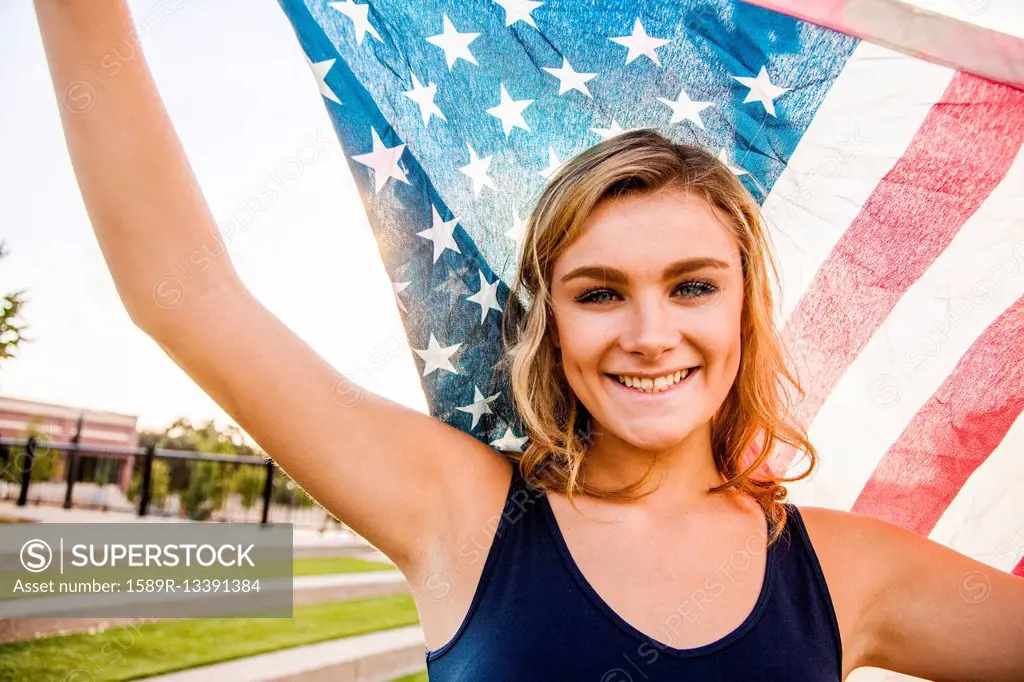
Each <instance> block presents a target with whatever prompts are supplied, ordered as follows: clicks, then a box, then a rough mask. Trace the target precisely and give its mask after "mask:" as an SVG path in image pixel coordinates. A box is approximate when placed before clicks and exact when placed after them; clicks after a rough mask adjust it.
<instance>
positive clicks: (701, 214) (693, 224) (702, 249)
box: [554, 190, 739, 279]
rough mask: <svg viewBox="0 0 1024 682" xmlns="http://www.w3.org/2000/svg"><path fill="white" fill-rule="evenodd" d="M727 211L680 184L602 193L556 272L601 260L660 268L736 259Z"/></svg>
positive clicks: (560, 257)
mask: <svg viewBox="0 0 1024 682" xmlns="http://www.w3.org/2000/svg"><path fill="white" fill-rule="evenodd" d="M727 221H728V219H727V218H726V216H725V215H724V214H723V213H722V212H721V211H719V210H718V209H716V208H715V207H713V206H711V205H710V204H709V203H708V202H707V201H706V200H705V199H703V198H702V197H700V196H697V195H693V194H687V193H684V192H682V191H680V190H667V191H659V192H653V193H647V194H639V195H630V196H624V197H616V198H613V199H605V200H603V201H601V202H600V203H599V204H598V205H597V207H596V208H595V210H594V211H593V212H592V213H591V214H590V215H589V216H588V217H587V220H586V221H585V223H584V228H583V233H582V235H581V236H580V238H579V239H577V240H576V241H575V242H573V243H572V244H571V245H570V246H569V247H568V248H566V250H565V251H564V252H562V253H561V254H560V255H559V257H558V259H557V260H556V261H555V265H554V274H555V276H556V279H557V276H558V275H559V274H560V273H563V272H566V271H568V270H570V269H572V268H575V267H578V266H581V265H588V264H594V263H600V264H602V265H614V266H616V267H619V268H623V269H641V270H647V269H650V270H651V271H652V272H654V271H658V272H660V270H661V265H662V264H665V263H670V262H673V261H677V260H680V259H684V258H695V257H713V258H717V259H719V260H724V261H726V262H729V263H733V262H738V260H737V258H738V254H739V251H738V247H737V244H736V238H735V236H734V235H733V233H732V228H730V227H729V224H728V222H727Z"/></svg>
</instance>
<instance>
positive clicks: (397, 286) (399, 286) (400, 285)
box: [391, 281, 412, 313]
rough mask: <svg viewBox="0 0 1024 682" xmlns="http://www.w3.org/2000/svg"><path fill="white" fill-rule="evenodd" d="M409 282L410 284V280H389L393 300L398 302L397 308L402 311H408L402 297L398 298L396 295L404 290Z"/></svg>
mask: <svg viewBox="0 0 1024 682" xmlns="http://www.w3.org/2000/svg"><path fill="white" fill-rule="evenodd" d="M410 284H412V282H395V281H392V282H391V288H392V289H394V292H395V301H396V302H397V303H398V309H399V310H401V311H402V312H403V313H408V312H409V311H408V310H406V309H405V303H403V302H402V299H400V298H399V297H398V295H399V294H400V293H402V292H403V291H405V290H406V288H408V286H409V285H410Z"/></svg>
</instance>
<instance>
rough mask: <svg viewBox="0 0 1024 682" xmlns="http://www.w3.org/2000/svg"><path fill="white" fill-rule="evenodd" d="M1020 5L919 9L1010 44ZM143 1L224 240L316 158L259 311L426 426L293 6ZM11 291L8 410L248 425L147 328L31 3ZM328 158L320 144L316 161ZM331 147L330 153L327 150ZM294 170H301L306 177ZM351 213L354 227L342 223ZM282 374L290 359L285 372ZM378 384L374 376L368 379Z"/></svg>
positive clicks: (279, 211) (141, 19) (254, 273)
mask: <svg viewBox="0 0 1024 682" xmlns="http://www.w3.org/2000/svg"><path fill="white" fill-rule="evenodd" d="M1019 1H1020V0H914V4H917V5H920V6H922V7H926V8H929V9H933V10H936V11H940V12H943V13H946V14H951V15H953V16H957V17H959V18H962V19H965V20H967V21H971V22H973V23H978V24H981V25H984V26H987V27H990V28H995V29H997V30H1003V31H1008V32H1011V33H1014V34H1016V35H1024V26H1008V25H1007V22H1006V20H1005V18H1006V17H1010V16H1015V15H1016V12H1017V11H1016V10H1013V9H1011V5H1013V4H1014V3H1016V2H1019ZM161 5H163V6H166V0H132V1H130V2H129V6H130V7H131V9H132V13H133V16H134V17H135V20H136V24H137V25H138V26H140V27H145V28H144V30H142V32H141V40H142V45H143V48H144V50H145V54H146V58H147V60H148V62H149V65H150V68H151V69H152V71H153V75H154V78H155V79H156V83H157V86H158V88H159V91H160V93H161V95H162V96H163V98H164V101H165V104H166V106H167V109H168V111H169V113H170V116H171V120H172V121H173V123H174V125H175V128H176V130H177V132H178V135H179V136H180V138H181V140H182V143H183V145H184V148H185V152H186V154H187V155H188V158H189V161H190V162H191V164H192V167H193V169H194V171H195V173H196V175H197V177H198V179H199V183H200V185H201V187H202V189H203V192H204V194H205V196H206V199H207V202H208V203H209V204H210V207H211V209H212V211H213V214H214V216H215V217H216V219H217V220H218V223H220V224H222V225H223V224H225V222H226V221H227V220H229V217H230V216H231V214H232V213H233V212H234V210H235V209H236V208H237V207H240V206H241V205H242V204H243V202H244V201H245V200H246V198H247V197H249V196H250V195H251V194H252V193H253V192H254V191H255V189H256V188H257V187H259V186H260V185H261V184H262V183H264V182H266V181H267V180H268V179H269V178H271V177H274V176H275V174H276V177H278V178H281V177H282V176H281V170H282V168H283V166H284V164H286V163H289V162H290V160H292V159H294V158H296V157H297V154H298V150H299V148H300V147H301V148H303V150H304V152H303V158H304V159H309V160H308V162H306V161H303V162H302V163H303V165H302V172H301V175H299V176H298V177H296V178H294V179H289V180H286V182H287V183H288V184H287V186H286V189H283V190H282V191H279V192H278V199H277V200H276V202H274V204H273V205H272V206H271V207H270V208H269V209H268V210H267V211H266V212H264V213H263V214H261V215H260V216H259V219H258V221H257V222H256V223H255V224H253V225H251V226H250V227H248V228H247V229H246V230H245V231H239V230H236V231H234V232H233V233H231V237H230V238H229V239H228V242H227V247H228V252H229V255H230V258H231V260H232V262H233V263H234V264H235V267H236V269H237V270H238V272H239V274H240V276H241V278H242V280H243V281H244V282H245V284H246V285H247V286H248V287H249V288H250V289H251V290H252V291H253V293H254V294H255V296H256V297H257V298H258V299H259V300H260V301H261V302H262V303H263V304H264V305H265V306H266V307H267V308H269V309H270V310H271V311H272V312H273V313H274V314H275V315H276V316H278V317H279V318H280V319H281V320H282V321H284V323H285V324H287V325H288V326H289V327H291V328H292V329H293V330H294V331H295V332H296V333H297V334H298V335H299V336H300V337H302V338H303V339H304V340H305V341H306V342H307V343H308V344H309V345H310V346H312V347H313V349H314V350H316V351H317V352H318V353H319V354H320V355H322V356H323V357H324V358H325V359H326V360H327V361H328V362H330V363H331V364H332V365H333V366H334V367H336V368H337V369H338V370H340V371H342V372H345V373H346V374H351V375H354V376H358V377H361V378H362V379H363V380H365V381H366V382H367V383H366V384H365V386H366V388H368V389H369V390H371V391H373V392H375V393H378V394H380V395H383V396H385V397H387V398H390V399H392V400H395V401H397V402H400V403H403V404H405V405H407V406H409V407H412V408H413V409H417V410H419V411H421V412H426V402H425V400H424V397H423V393H422V390H421V388H420V384H419V372H418V370H417V368H416V366H415V364H414V361H413V357H412V354H411V352H409V351H407V352H405V353H400V354H399V355H397V356H395V357H394V362H392V363H390V364H389V365H388V367H387V368H384V369H379V368H377V365H376V364H371V363H369V362H368V361H367V358H368V357H369V355H370V353H371V351H372V350H373V349H374V347H376V346H378V345H380V344H383V343H388V347H389V348H390V347H392V346H393V342H394V339H404V334H403V333H402V331H401V330H402V327H401V320H400V318H399V315H398V309H397V307H396V305H395V300H394V296H393V293H392V287H391V283H390V280H389V279H388V277H387V274H386V272H385V270H384V267H383V265H382V264H381V261H380V257H379V255H378V253H377V248H376V244H375V242H374V240H373V236H372V232H371V231H370V228H369V225H368V224H367V220H366V215H365V213H364V211H363V206H362V203H361V201H360V200H359V197H358V195H357V193H356V190H355V186H354V184H353V182H352V178H351V174H350V172H349V170H348V167H347V166H346V164H345V160H344V158H343V156H342V152H341V149H340V146H339V145H338V144H337V141H336V138H335V137H334V133H333V129H332V128H331V124H330V120H329V118H328V116H327V113H326V109H325V107H324V105H323V103H322V100H321V97H320V94H319V91H318V89H317V85H316V83H315V81H314V79H313V76H312V75H311V73H310V72H309V69H308V68H307V66H306V62H305V60H304V59H303V55H302V51H301V49H300V48H299V44H298V41H297V40H296V39H295V36H294V34H293V33H292V29H291V27H290V26H289V24H288V22H287V21H286V20H285V17H284V14H283V13H282V12H281V10H280V8H279V6H278V4H277V2H276V0H185V2H184V3H182V2H178V3H176V4H174V6H175V7H179V9H177V10H176V11H175V12H173V13H172V14H167V13H166V12H159V11H158V9H159V7H160V6H161ZM0 73H3V74H4V75H3V88H2V91H3V94H4V98H3V106H2V107H0V238H2V239H4V240H5V242H6V247H7V250H8V251H9V255H8V256H7V257H6V258H4V259H3V260H0V291H2V292H3V293H7V292H10V291H14V290H18V289H25V290H27V292H26V297H27V299H28V303H27V304H26V305H25V307H24V315H23V317H24V318H25V320H26V321H27V323H28V325H29V330H28V332H27V335H28V336H29V337H30V338H32V339H34V341H33V342H32V343H27V344H24V345H23V346H22V347H21V349H20V350H19V353H18V356H17V357H16V358H14V359H12V360H8V361H5V362H4V364H3V367H2V369H0V395H2V396H4V397H14V398H25V399H31V400H41V401H46V402H54V403H59V404H62V405H71V406H76V407H83V408H90V409H98V410H112V411H116V412H122V413H126V414H132V415H137V416H138V418H139V426H140V427H141V428H160V427H163V426H166V425H167V424H169V423H170V422H171V421H172V420H174V419H175V418H177V417H179V416H184V417H188V418H189V419H192V420H193V421H197V422H201V421H205V420H207V419H214V420H216V421H218V422H219V423H226V422H229V421H230V418H228V417H227V415H226V414H225V413H224V412H223V410H221V409H220V408H219V407H218V406H217V405H216V403H214V402H213V401H212V400H211V399H210V398H209V397H207V396H206V394H205V393H203V392H202V390H201V389H199V387H198V386H196V385H195V383H193V382H192V380H191V379H189V377H188V376H187V375H186V374H185V373H184V372H182V371H181V370H180V369H179V368H178V367H177V366H176V365H175V364H174V363H173V362H172V361H171V360H170V359H169V358H168V357H167V356H166V355H164V353H163V352H162V351H161V350H160V349H159V347H158V346H157V345H156V344H155V343H154V342H153V341H152V340H151V339H150V338H149V337H147V336H146V335H145V334H144V333H143V332H141V331H140V330H139V329H137V328H136V327H135V326H134V325H133V324H132V323H131V321H130V320H129V318H128V315H127V313H126V312H125V310H124V307H123V305H122V304H121V302H120V299H119V298H118V296H117V292H116V290H115V288H114V285H113V281H112V280H111V277H110V275H109V273H108V271H107V269H106V266H105V264H104V262H103V258H102V256H101V254H100V250H99V247H98V245H97V243H96V239H95V237H94V235H93V233H92V230H91V228H90V225H89V221H88V218H87V215H86V212H85V207H84V205H83V203H82V199H81V195H80V193H79V190H78V186H77V183H76V181H75V178H74V174H73V172H72V168H71V164H70V161H69V159H68V155H67V149H66V147H65V144H64V139H63V132H62V129H61V125H60V118H59V114H58V110H57V102H56V98H55V96H54V93H53V90H52V86H51V83H50V79H49V73H48V71H47V65H46V60H45V56H44V53H43V49H42V43H41V40H40V36H39V31H38V27H37V25H36V21H35V13H34V10H33V6H32V2H31V0H3V1H2V2H0ZM310 145H314V146H313V147H310ZM311 148H315V149H316V150H317V153H316V154H310V153H309V150H310V149H311ZM290 168H294V166H290ZM338 206H342V207H344V210H342V211H340V212H339V211H338ZM271 361H272V360H271ZM369 367H373V368H374V369H373V372H372V373H370V372H367V371H366V368H369Z"/></svg>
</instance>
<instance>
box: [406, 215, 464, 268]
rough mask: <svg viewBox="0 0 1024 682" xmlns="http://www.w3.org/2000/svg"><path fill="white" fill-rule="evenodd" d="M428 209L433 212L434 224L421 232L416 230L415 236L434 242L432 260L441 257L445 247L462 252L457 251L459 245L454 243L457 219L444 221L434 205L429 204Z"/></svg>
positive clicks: (457, 251)
mask: <svg viewBox="0 0 1024 682" xmlns="http://www.w3.org/2000/svg"><path fill="white" fill-rule="evenodd" d="M430 210H431V211H433V213H434V224H433V225H432V226H430V227H428V228H427V229H425V230H423V231H422V232H417V233H416V236H418V237H423V238H424V239H429V240H430V241H432V242H434V262H435V263H436V262H437V259H438V258H440V257H441V254H442V253H444V250H445V249H451V250H452V251H454V252H455V253H462V252H461V251H459V245H458V244H456V243H455V228H456V227H457V226H458V224H459V221H458V220H457V219H455V218H452V219H451V220H449V221H447V222H445V221H444V220H441V214H440V213H438V212H437V208H436V207H435V206H431V207H430Z"/></svg>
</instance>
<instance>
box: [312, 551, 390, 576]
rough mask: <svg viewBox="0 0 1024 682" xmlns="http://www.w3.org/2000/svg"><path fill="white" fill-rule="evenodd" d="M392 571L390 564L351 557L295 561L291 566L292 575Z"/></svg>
mask: <svg viewBox="0 0 1024 682" xmlns="http://www.w3.org/2000/svg"><path fill="white" fill-rule="evenodd" d="M389 570H390V571H393V570H396V569H395V567H394V566H392V565H391V564H387V563H383V562H379V561H366V560H365V559H353V558H352V557H343V556H342V557H327V558H324V559H296V560H295V562H294V563H293V564H292V575H294V576H295V577H296V578H297V577H299V576H300V575H329V574H331V573H362V572H364V571H389Z"/></svg>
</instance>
